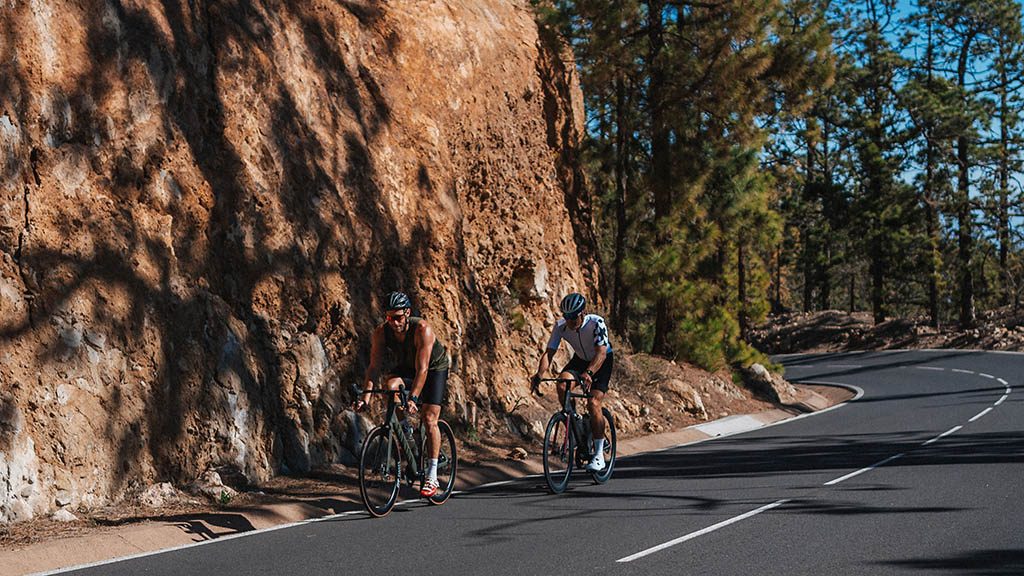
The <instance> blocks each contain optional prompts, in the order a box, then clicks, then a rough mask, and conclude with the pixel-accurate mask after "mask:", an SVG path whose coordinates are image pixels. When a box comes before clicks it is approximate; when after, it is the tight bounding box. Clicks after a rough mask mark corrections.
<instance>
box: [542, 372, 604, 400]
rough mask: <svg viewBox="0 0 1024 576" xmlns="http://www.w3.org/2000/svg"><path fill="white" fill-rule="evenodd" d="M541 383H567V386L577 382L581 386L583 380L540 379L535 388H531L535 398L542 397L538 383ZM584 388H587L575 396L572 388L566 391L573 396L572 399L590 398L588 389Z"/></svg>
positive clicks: (577, 378)
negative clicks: (535, 395)
mask: <svg viewBox="0 0 1024 576" xmlns="http://www.w3.org/2000/svg"><path fill="white" fill-rule="evenodd" d="M541 382H565V383H569V384H572V383H573V382H578V383H579V384H580V385H581V386H582V385H583V380H582V379H580V378H579V377H576V378H541V379H540V380H538V385H537V386H536V387H533V392H534V393H535V394H537V396H540V397H543V396H544V394H543V393H542V392H541V391H540V383H541ZM584 388H587V389H586V390H584V393H583V394H576V393H573V391H572V387H571V386H570V387H569V390H568V392H569V395H570V396H573V397H576V398H590V397H591V396H590V390H589V388H588V387H586V386H584Z"/></svg>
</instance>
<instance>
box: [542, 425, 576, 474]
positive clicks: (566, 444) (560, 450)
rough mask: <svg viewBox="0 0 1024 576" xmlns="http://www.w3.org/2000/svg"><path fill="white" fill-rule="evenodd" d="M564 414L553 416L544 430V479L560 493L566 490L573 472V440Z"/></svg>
mask: <svg viewBox="0 0 1024 576" xmlns="http://www.w3.org/2000/svg"><path fill="white" fill-rule="evenodd" d="M566 423H567V420H566V417H565V415H564V414H562V413H558V414H555V415H554V416H552V417H551V420H550V421H549V422H548V426H547V429H546V430H545V431H544V480H545V481H547V484H548V488H549V489H550V490H551V491H552V492H554V493H555V494H558V493H560V492H562V491H563V490H565V487H566V485H567V484H568V483H569V475H570V474H571V473H572V459H573V458H574V454H573V448H574V446H573V440H572V435H571V434H569V430H568V428H567V426H566Z"/></svg>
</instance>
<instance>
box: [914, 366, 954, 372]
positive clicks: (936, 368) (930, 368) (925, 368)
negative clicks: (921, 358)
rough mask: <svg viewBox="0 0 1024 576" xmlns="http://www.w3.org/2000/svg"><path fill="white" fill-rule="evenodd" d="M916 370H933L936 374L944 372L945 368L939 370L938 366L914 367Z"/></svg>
mask: <svg viewBox="0 0 1024 576" xmlns="http://www.w3.org/2000/svg"><path fill="white" fill-rule="evenodd" d="M915 368H917V369H918V370H934V371H936V372H944V371H945V370H946V369H945V368H939V367H938V366H915Z"/></svg>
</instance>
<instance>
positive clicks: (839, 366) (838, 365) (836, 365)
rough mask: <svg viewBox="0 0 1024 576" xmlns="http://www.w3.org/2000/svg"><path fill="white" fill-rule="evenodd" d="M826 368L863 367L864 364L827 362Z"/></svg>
mask: <svg viewBox="0 0 1024 576" xmlns="http://www.w3.org/2000/svg"><path fill="white" fill-rule="evenodd" d="M825 367H826V368H863V367H864V365H863V364H825Z"/></svg>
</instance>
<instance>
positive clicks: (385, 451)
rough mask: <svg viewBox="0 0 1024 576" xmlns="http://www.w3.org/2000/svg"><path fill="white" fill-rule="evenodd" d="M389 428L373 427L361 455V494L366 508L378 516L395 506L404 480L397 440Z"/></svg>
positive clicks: (383, 514) (384, 514) (385, 513)
mask: <svg viewBox="0 0 1024 576" xmlns="http://www.w3.org/2000/svg"><path fill="white" fill-rule="evenodd" d="M390 431H391V430H390V429H389V428H388V427H386V426H378V427H376V428H374V429H373V430H371V431H370V433H369V434H368V435H367V436H366V441H365V442H363V451H362V454H360V456H359V494H360V495H361V496H362V497H363V504H365V505H366V510H367V511H368V512H369V513H370V514H371V515H373V516H376V517H378V518H380V517H381V516H387V514H388V512H391V509H392V508H394V506H395V501H396V500H398V486H399V481H400V480H401V478H400V477H399V470H400V465H401V462H400V460H399V455H398V439H397V438H395V437H394V435H393V434H390V433H389V432H390Z"/></svg>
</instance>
